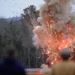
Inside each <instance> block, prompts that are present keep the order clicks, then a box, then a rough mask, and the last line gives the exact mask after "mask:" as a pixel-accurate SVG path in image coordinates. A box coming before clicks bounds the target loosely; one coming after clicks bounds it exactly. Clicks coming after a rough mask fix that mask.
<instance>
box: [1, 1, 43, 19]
mask: <svg viewBox="0 0 75 75" xmlns="http://www.w3.org/2000/svg"><path fill="white" fill-rule="evenodd" d="M43 3H44V1H43V0H0V17H5V18H8V17H13V16H14V17H15V16H20V14H21V13H23V9H24V8H26V7H28V6H29V5H35V6H36V7H37V9H39V7H40V5H41V4H43Z"/></svg>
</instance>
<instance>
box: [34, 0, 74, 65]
mask: <svg viewBox="0 0 75 75" xmlns="http://www.w3.org/2000/svg"><path fill="white" fill-rule="evenodd" d="M62 1H64V3H62ZM71 1H72V0H71ZM71 1H70V0H67V1H66V0H45V4H44V5H43V6H41V9H40V17H39V18H38V19H39V22H40V23H41V24H42V25H41V26H40V25H39V26H36V27H35V28H34V31H33V32H34V35H35V36H34V37H35V39H36V41H34V44H35V45H37V46H41V47H42V48H43V52H45V53H46V54H48V55H49V57H50V58H51V59H52V60H50V62H51V65H53V64H54V63H58V62H59V61H60V60H61V58H60V56H59V52H60V51H61V50H62V49H63V48H66V47H74V46H75V45H74V44H73V43H74V42H75V14H74V15H72V12H71V10H69V9H70V3H72V2H71ZM72 49H73V48H71V51H73V50H72Z"/></svg>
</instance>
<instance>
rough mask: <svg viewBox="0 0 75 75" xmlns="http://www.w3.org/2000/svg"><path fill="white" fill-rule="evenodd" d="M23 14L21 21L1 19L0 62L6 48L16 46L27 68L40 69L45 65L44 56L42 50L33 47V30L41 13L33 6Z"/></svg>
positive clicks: (20, 58) (19, 56)
mask: <svg viewBox="0 0 75 75" xmlns="http://www.w3.org/2000/svg"><path fill="white" fill-rule="evenodd" d="M23 11H24V14H21V18H20V20H13V19H12V20H11V21H7V19H5V18H0V60H2V59H3V58H4V57H5V55H6V51H5V49H4V48H5V47H6V46H9V45H14V46H15V47H16V49H17V51H18V54H19V55H18V59H19V60H20V61H21V62H22V63H23V64H24V65H25V66H26V67H27V68H39V67H40V66H41V64H43V63H44V60H45V59H44V54H43V52H42V48H41V47H40V48H39V49H37V48H36V47H34V46H33V41H32V37H33V35H34V34H33V28H34V25H35V24H37V25H38V22H37V18H38V16H39V11H38V10H36V7H35V6H33V5H31V6H29V7H27V8H25V9H24V10H23Z"/></svg>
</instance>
